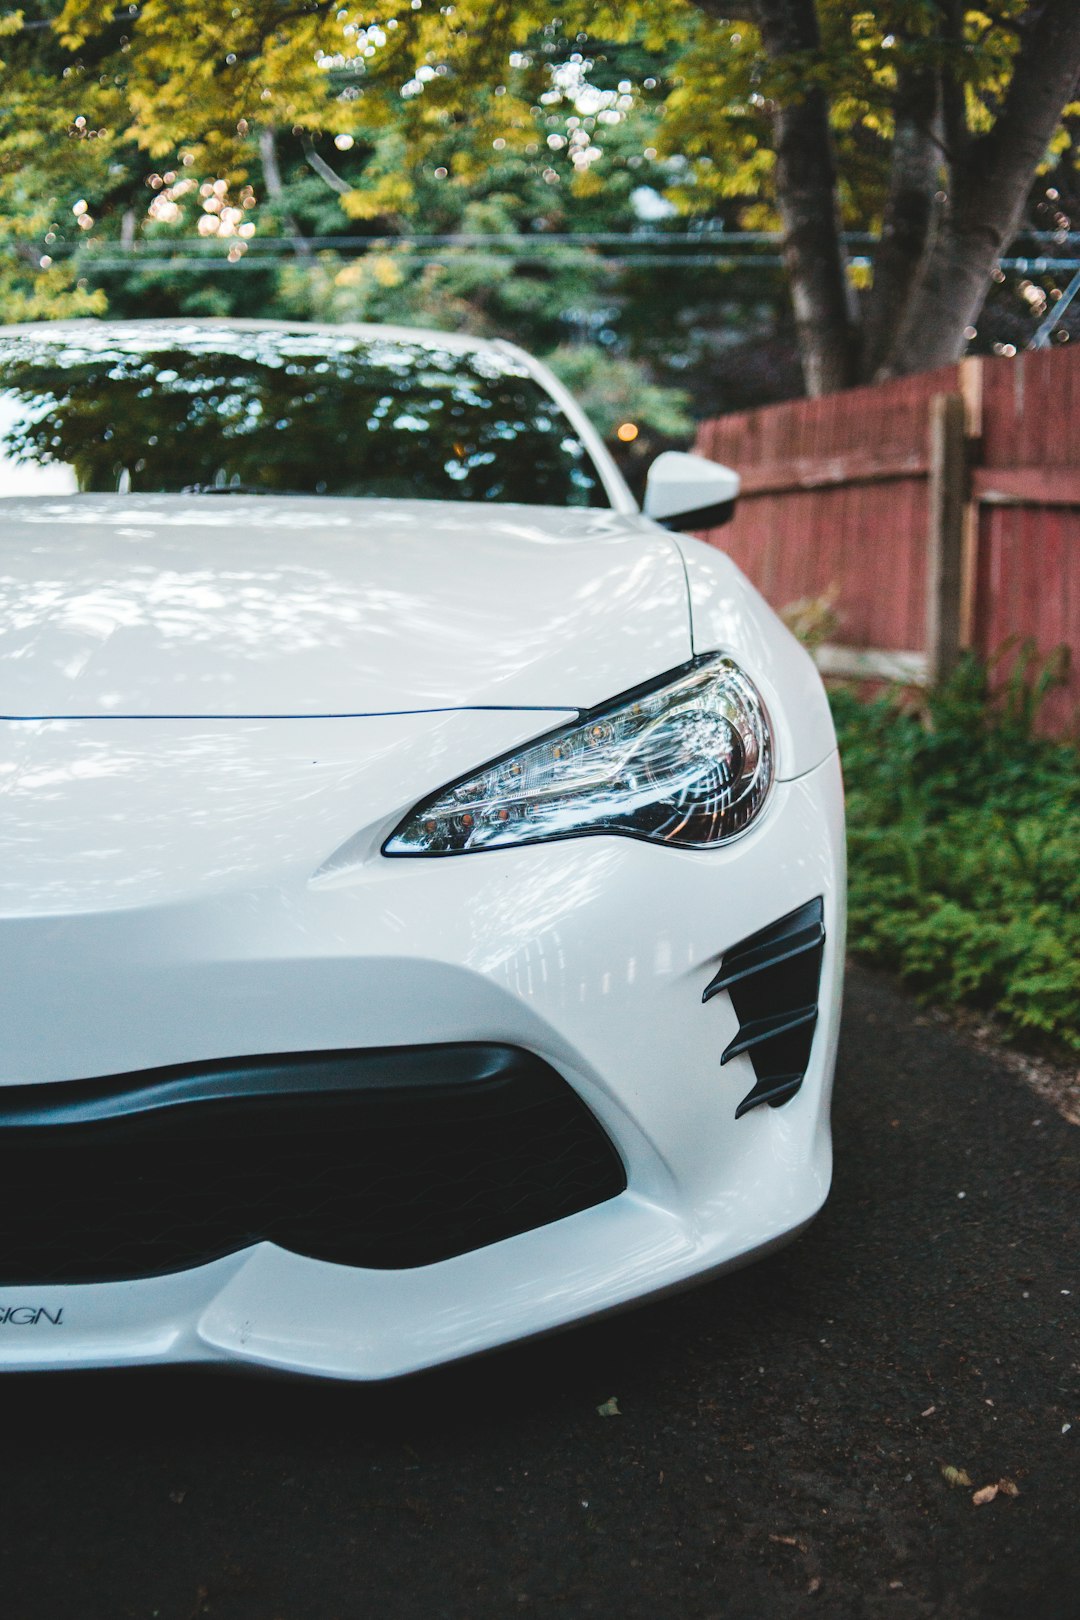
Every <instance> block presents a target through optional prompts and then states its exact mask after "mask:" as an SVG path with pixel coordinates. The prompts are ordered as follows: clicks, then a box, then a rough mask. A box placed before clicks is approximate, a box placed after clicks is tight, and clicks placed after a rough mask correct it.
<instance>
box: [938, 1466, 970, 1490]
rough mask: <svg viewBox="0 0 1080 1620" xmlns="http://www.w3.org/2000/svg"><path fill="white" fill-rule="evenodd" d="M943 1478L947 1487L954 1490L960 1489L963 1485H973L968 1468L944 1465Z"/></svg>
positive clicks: (942, 1469)
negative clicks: (949, 1486)
mask: <svg viewBox="0 0 1080 1620" xmlns="http://www.w3.org/2000/svg"><path fill="white" fill-rule="evenodd" d="M941 1477H942V1479H943V1480H944V1481H945V1483H946V1485H951V1486H952V1487H953V1489H954V1490H956V1489H959V1488H960V1486H962V1485H970V1484H971V1479H970V1477H969V1475H968V1472H967V1469H966V1468H952V1467H950V1466H949V1464H948V1463H942V1465H941Z"/></svg>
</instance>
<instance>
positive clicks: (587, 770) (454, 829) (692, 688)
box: [383, 654, 773, 855]
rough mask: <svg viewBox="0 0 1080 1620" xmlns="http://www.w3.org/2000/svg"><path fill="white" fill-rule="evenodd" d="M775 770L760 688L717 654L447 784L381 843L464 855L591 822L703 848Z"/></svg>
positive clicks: (760, 796)
mask: <svg viewBox="0 0 1080 1620" xmlns="http://www.w3.org/2000/svg"><path fill="white" fill-rule="evenodd" d="M772 773H773V760H772V739H771V736H770V732H769V722H768V716H767V715H766V712H765V706H764V704H763V703H762V701H761V697H760V695H759V693H758V691H757V689H756V688H755V686H754V685H753V683H752V682H751V681H750V680H748V678H747V677H746V676H745V675H744V674H743V672H742V670H740V669H739V667H738V665H736V664H734V663H732V661H731V659H730V658H725V657H723V656H722V655H720V654H714V655H712V656H709V657H706V658H700V659H696V660H695V661H694V663H693V664H691V665H688V666H687V667H686V668H685V669H683V670H681V671H679V673H678V674H677V675H675V676H666V677H665V678H664V681H663V684H662V685H657V686H655V687H653V688H652V689H648V690H643V691H640V692H637V693H635V694H632V695H631V696H629V697H627V698H623V699H620V700H619V701H618V702H616V703H615V704H612V705H609V706H608V707H606V708H603V709H596V710H593V711H592V713H590V714H589V715H588V716H586V717H585V718H583V719H582V720H581V721H579V722H577V723H575V724H574V725H572V726H566V727H563V728H561V729H560V730H559V731H553V732H550V733H549V734H548V735H547V736H546V737H544V738H542V739H541V740H540V741H539V742H537V743H533V744H531V745H530V746H529V747H527V748H525V749H522V750H521V751H520V752H517V753H514V754H510V755H508V756H507V757H506V758H505V759H499V760H496V761H494V763H493V764H491V765H489V766H487V767H485V769H484V770H482V771H479V772H477V773H476V774H475V775H473V776H470V777H468V778H467V779H466V780H463V781H461V782H456V783H453V784H452V785H451V786H449V787H447V788H443V789H442V790H441V791H440V792H439V793H437V794H435V795H434V796H433V797H432V798H430V799H426V800H424V801H423V803H421V804H418V805H417V806H416V808H415V809H414V810H412V811H410V813H409V815H408V816H406V818H405V820H404V821H403V822H402V823H401V825H400V826H399V827H398V828H397V830H396V831H395V832H394V833H393V834H392V835H391V837H390V838H388V839H387V841H386V843H385V845H384V846H383V850H384V853H385V854H387V855H464V854H469V853H471V852H473V851H474V850H481V849H499V848H503V847H505V846H506V845H508V844H537V843H543V842H546V841H548V840H550V839H553V838H576V837H581V836H582V835H583V834H587V833H623V834H625V835H627V836H629V837H632V838H648V839H652V840H654V841H655V842H656V843H661V844H674V845H677V846H678V847H680V848H687V849H700V848H705V847H708V846H712V845H714V844H723V843H726V842H727V840H728V839H731V838H734V837H736V836H737V835H738V834H739V833H741V832H743V831H745V829H746V828H747V827H748V826H749V825H750V823H751V822H752V821H753V819H754V817H755V816H756V815H757V814H758V813H759V811H760V810H761V807H762V805H763V804H764V803H765V800H766V797H767V796H768V792H769V787H770V784H771V782H772Z"/></svg>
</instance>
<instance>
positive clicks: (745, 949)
mask: <svg viewBox="0 0 1080 1620" xmlns="http://www.w3.org/2000/svg"><path fill="white" fill-rule="evenodd" d="M824 947H825V906H824V902H823V901H822V899H821V897H820V896H819V897H818V899H816V900H810V901H808V902H807V904H806V905H805V906H800V907H799V909H798V911H791V912H789V913H788V915H787V916H786V917H781V918H780V920H779V922H775V923H772V924H771V925H770V927H768V928H763V929H762V930H761V932H760V933H757V934H751V935H750V936H749V937H748V938H747V939H744V940H740V942H739V944H738V945H733V946H732V948H731V950H730V951H726V952H725V954H724V958H723V960H722V961H721V963H720V970H719V972H718V973H717V975H716V977H715V978H714V979H712V980H711V981H710V983H709V984H708V985H706V987H705V989H704V991H703V992H702V997H701V999H702V1001H710V1000H711V999H712V997H713V996H718V995H719V994H720V992H721V990H726V991H727V992H728V994H729V995H730V997H731V1005H732V1006H733V1007H734V1009H735V1012H736V1014H737V1015H738V1019H739V1031H738V1034H737V1035H736V1036H735V1038H734V1040H733V1041H731V1042H729V1044H728V1045H727V1047H726V1048H725V1049H724V1054H723V1056H722V1057H721V1059H720V1062H721V1063H727V1062H729V1061H730V1059H731V1058H733V1057H738V1055H739V1053H740V1052H748V1053H749V1054H750V1061H751V1063H752V1064H753V1065H754V1073H755V1074H756V1075H757V1085H756V1086H755V1087H754V1089H753V1091H750V1092H748V1093H747V1095H746V1096H745V1097H744V1098H743V1100H742V1102H741V1103H740V1104H739V1106H738V1108H736V1110H735V1118H736V1119H739V1118H740V1117H741V1116H742V1115H743V1114H745V1113H746V1112H747V1110H748V1109H751V1108H756V1107H757V1106H758V1104H759V1103H768V1104H769V1106H770V1107H771V1108H778V1107H779V1106H780V1104H781V1103H785V1102H787V1101H788V1100H789V1098H791V1097H794V1095H795V1093H796V1092H797V1091H798V1089H799V1087H800V1086H801V1085H802V1083H803V1076H804V1075H805V1073H806V1069H807V1065H808V1064H809V1062H810V1048H811V1046H812V1045H813V1041H814V1029H815V1026H816V1025H817V1016H818V993H819V986H820V984H821V958H822V952H823V950H824Z"/></svg>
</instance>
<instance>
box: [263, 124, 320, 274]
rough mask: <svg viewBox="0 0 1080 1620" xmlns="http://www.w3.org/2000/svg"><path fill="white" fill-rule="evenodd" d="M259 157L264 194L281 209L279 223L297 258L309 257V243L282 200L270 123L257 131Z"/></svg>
mask: <svg viewBox="0 0 1080 1620" xmlns="http://www.w3.org/2000/svg"><path fill="white" fill-rule="evenodd" d="M259 157H260V158H261V160H262V172H263V180H264V181H265V183H266V195H267V196H268V197H269V198H270V199H271V201H272V202H275V203H276V204H277V205H278V207H279V209H280V210H281V223H282V224H283V225H284V227H285V229H286V230H287V231H288V233H289V235H290V236H291V237H292V239H293V252H294V253H295V254H296V255H297V257H298V258H301V259H310V258H311V256H312V254H311V244H310V242H308V241H307V240H306V239H305V237H304V234H303V232H302V231H301V229H300V227H299V225H298V224H297V222H296V220H295V219H294V218H293V216H292V214H291V213H290V212H289V210H288V209H287V208H286V207H285V205H284V202H283V200H282V199H283V196H284V192H285V186H284V182H283V181H282V178H281V165H280V164H279V162H278V154H277V134H276V132H275V131H274V129H273V128H272V127H271V126H270V125H267V126H266V128H264V129H261V130H260V131H259Z"/></svg>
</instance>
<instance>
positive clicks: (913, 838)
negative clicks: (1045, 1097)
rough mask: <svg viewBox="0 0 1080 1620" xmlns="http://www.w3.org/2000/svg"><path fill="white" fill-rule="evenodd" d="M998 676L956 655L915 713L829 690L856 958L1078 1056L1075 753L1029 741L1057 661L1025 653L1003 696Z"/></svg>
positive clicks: (1079, 856)
mask: <svg viewBox="0 0 1080 1620" xmlns="http://www.w3.org/2000/svg"><path fill="white" fill-rule="evenodd" d="M1014 650H1015V649H1014ZM991 673H992V671H991V670H990V669H988V668H987V666H985V665H982V664H980V663H979V662H978V661H977V660H975V659H974V658H971V657H969V658H967V659H965V661H964V662H963V663H962V664H961V666H960V668H959V669H958V670H957V672H956V675H955V676H954V677H953V679H952V680H951V681H950V682H949V683H948V684H947V685H946V686H945V687H943V688H942V689H941V690H939V691H937V692H935V693H933V694H931V695H929V696H928V697H927V699H926V701H925V706H924V707H923V708H922V709H920V710H916V709H913V708H912V707H911V706H910V704H908V705H905V704H904V702H903V701H902V699H900V698H899V697H897V696H895V695H886V696H883V697H879V698H878V699H876V700H875V701H873V702H870V703H863V702H860V701H859V700H858V698H856V697H855V696H854V694H852V693H851V692H849V691H847V690H837V691H835V692H833V693H832V694H831V699H832V706H833V713H834V716H835V719H836V726H837V731H838V734H839V738H840V751H841V756H842V759H843V763H844V776H845V782H846V786H847V813H848V848H849V859H850V918H851V921H850V948H851V950H852V952H853V954H854V955H856V956H858V957H862V958H863V959H865V960H867V961H870V962H874V963H877V964H879V965H880V966H882V967H887V968H890V969H893V970H894V971H897V972H899V973H900V974H901V975H902V976H903V977H904V978H905V979H906V980H908V981H909V982H910V983H911V984H912V985H914V986H915V987H917V988H918V989H919V990H920V991H922V992H923V993H924V994H925V995H926V996H927V997H928V998H929V999H931V1000H933V1001H937V1002H952V1003H962V1004H966V1005H969V1006H974V1007H980V1008H985V1009H990V1010H993V1011H994V1012H995V1013H997V1014H998V1015H999V1017H1000V1019H1001V1021H1002V1026H1003V1028H1004V1029H1005V1031H1006V1032H1007V1033H1008V1034H1010V1035H1011V1036H1012V1037H1014V1038H1020V1039H1026V1040H1027V1041H1028V1042H1031V1041H1032V1040H1033V1039H1035V1040H1039V1041H1043V1042H1047V1043H1050V1044H1053V1045H1056V1046H1066V1047H1069V1048H1071V1049H1072V1050H1074V1051H1080V756H1078V754H1077V751H1076V749H1075V748H1074V747H1073V746H1071V745H1070V744H1064V743H1054V742H1049V741H1046V740H1044V739H1042V738H1039V737H1037V736H1036V735H1035V734H1034V730H1033V723H1034V719H1035V715H1036V713H1037V710H1038V706H1039V703H1040V701H1041V698H1042V697H1043V695H1044V694H1045V692H1046V691H1047V690H1048V688H1049V687H1050V686H1052V685H1053V684H1055V683H1056V682H1057V681H1058V680H1059V679H1060V678H1061V663H1060V660H1058V661H1051V662H1050V663H1048V664H1046V665H1044V666H1043V668H1042V669H1036V668H1035V667H1034V657H1033V652H1032V649H1031V648H1030V647H1029V646H1023V647H1021V648H1020V649H1019V652H1018V654H1017V656H1016V659H1015V664H1014V667H1013V671H1012V674H1011V676H1010V678H1009V679H1008V680H1007V681H1006V682H1005V684H1004V686H1003V687H1002V688H1001V690H1000V691H999V692H998V693H997V695H992V693H991V685H990V678H991Z"/></svg>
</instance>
